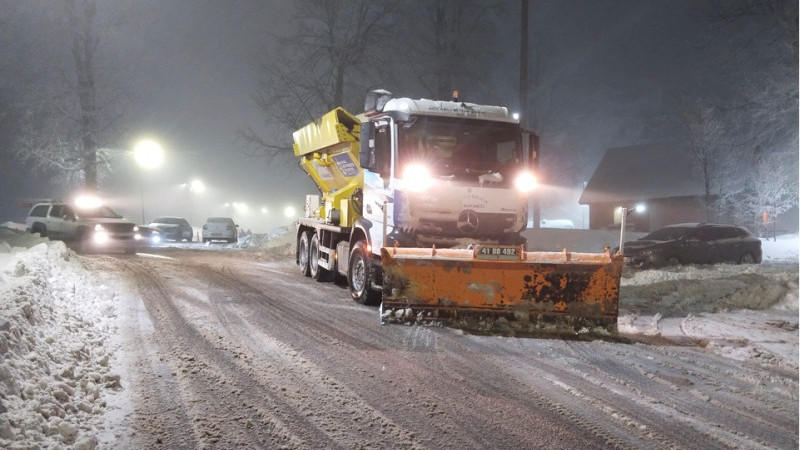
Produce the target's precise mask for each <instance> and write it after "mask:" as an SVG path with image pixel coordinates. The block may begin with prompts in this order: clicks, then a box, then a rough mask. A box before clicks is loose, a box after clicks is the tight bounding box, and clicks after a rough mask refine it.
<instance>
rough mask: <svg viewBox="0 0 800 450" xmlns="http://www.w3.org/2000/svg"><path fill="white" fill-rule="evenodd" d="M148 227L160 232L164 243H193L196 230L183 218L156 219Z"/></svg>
mask: <svg viewBox="0 0 800 450" xmlns="http://www.w3.org/2000/svg"><path fill="white" fill-rule="evenodd" d="M147 226H148V227H150V228H155V229H156V230H158V232H159V233H160V234H161V239H162V241H177V242H181V241H188V242H192V234H194V230H193V229H192V226H191V225H189V222H188V221H187V220H186V219H184V218H183V217H169V216H165V217H156V218H155V219H154V220H153V221H152V222H150V223H149V224H147Z"/></svg>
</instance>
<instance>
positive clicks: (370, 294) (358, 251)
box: [347, 241, 381, 305]
mask: <svg viewBox="0 0 800 450" xmlns="http://www.w3.org/2000/svg"><path fill="white" fill-rule="evenodd" d="M374 270H375V269H374V268H373V267H372V261H371V257H370V255H369V254H368V253H367V244H366V243H364V241H358V242H356V245H355V246H354V247H353V250H352V251H351V252H350V265H349V266H348V267H347V284H348V285H349V286H350V295H351V296H352V297H353V300H355V301H357V302H358V303H361V304H362V305H377V304H378V303H380V297H381V296H380V293H379V292H375V291H373V290H372V287H371V284H372V273H373V271H374Z"/></svg>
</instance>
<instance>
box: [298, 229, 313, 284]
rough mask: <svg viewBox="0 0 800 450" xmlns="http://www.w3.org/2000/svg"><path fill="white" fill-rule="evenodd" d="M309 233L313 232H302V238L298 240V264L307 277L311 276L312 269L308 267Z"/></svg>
mask: <svg viewBox="0 0 800 450" xmlns="http://www.w3.org/2000/svg"><path fill="white" fill-rule="evenodd" d="M309 234H311V233H310V232H309V231H303V232H302V233H300V239H299V240H298V242H297V264H298V265H299V266H300V273H302V274H303V275H305V276H307V277H308V276H311V271H310V270H309V267H308V247H309V245H308V244H309V238H308V235H309Z"/></svg>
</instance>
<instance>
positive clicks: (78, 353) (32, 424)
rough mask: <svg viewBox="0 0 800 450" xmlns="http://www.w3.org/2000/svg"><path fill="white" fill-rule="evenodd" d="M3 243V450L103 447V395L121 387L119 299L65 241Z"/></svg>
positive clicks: (17, 236)
mask: <svg viewBox="0 0 800 450" xmlns="http://www.w3.org/2000/svg"><path fill="white" fill-rule="evenodd" d="M0 239H3V242H0V448H35V447H37V446H38V447H45V448H63V447H65V446H72V448H75V449H92V448H95V447H96V445H97V442H98V439H97V436H96V433H97V430H99V429H101V428H102V423H103V415H104V414H105V411H106V403H105V401H104V400H103V394H104V392H106V391H107V390H115V389H119V388H120V375H119V374H117V373H114V371H113V370H112V368H111V367H109V361H110V357H111V352H110V350H109V348H108V345H109V344H108V342H109V340H110V336H111V335H112V333H113V325H112V320H113V318H114V297H115V294H114V293H112V292H109V291H108V290H107V289H106V288H105V287H104V286H99V285H97V284H96V283H95V281H94V279H93V277H92V276H91V275H92V274H91V273H90V272H88V271H86V270H85V269H84V268H83V267H82V266H81V265H80V263H79V259H77V258H71V252H70V251H69V250H68V249H67V248H66V246H65V245H64V244H63V243H61V242H48V241H47V240H46V239H41V238H39V237H38V236H33V235H30V234H26V233H19V232H18V231H16V230H10V229H9V228H0ZM9 241H10V243H9ZM36 241H39V242H38V243H37V242H36ZM19 244H23V246H19ZM29 245H30V248H26V247H27V246H29Z"/></svg>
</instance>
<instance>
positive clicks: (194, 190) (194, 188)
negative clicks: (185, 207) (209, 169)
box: [181, 179, 206, 223]
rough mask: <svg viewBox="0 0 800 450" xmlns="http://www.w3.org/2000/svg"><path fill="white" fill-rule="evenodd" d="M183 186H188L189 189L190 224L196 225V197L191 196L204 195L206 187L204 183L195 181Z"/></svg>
mask: <svg viewBox="0 0 800 450" xmlns="http://www.w3.org/2000/svg"><path fill="white" fill-rule="evenodd" d="M181 186H188V188H189V222H191V223H194V197H192V195H191V194H202V193H203V192H205V191H206V185H205V184H203V182H202V181H200V180H198V179H194V180H192V181H191V182H190V183H188V184H183V185H181Z"/></svg>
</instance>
